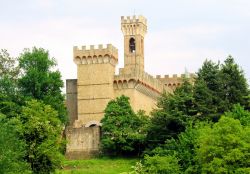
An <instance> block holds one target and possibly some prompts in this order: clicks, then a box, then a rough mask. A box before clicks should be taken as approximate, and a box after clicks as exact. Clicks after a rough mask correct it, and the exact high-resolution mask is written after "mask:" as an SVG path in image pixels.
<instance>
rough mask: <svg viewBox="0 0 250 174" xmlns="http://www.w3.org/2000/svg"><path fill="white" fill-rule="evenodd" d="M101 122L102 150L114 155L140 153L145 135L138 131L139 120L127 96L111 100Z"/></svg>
mask: <svg viewBox="0 0 250 174" xmlns="http://www.w3.org/2000/svg"><path fill="white" fill-rule="evenodd" d="M101 123H102V138H101V145H102V149H103V150H104V152H106V153H109V154H115V155H129V154H132V155H135V154H138V153H140V152H139V151H140V149H138V148H140V144H142V142H143V140H144V138H145V135H144V134H143V133H141V132H140V126H141V121H140V119H139V117H137V116H136V114H135V113H134V111H133V109H132V107H131V106H130V104H129V98H128V97H126V96H124V95H122V96H121V97H118V98H116V99H115V100H111V101H110V102H109V103H108V105H107V107H106V109H105V115H104V118H103V119H102V120H101Z"/></svg>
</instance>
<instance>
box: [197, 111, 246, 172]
mask: <svg viewBox="0 0 250 174" xmlns="http://www.w3.org/2000/svg"><path fill="white" fill-rule="evenodd" d="M249 135H250V127H249V126H242V125H241V123H240V121H239V120H235V119H233V118H230V117H225V116H222V117H221V118H220V120H219V122H218V123H215V124H214V125H213V126H212V127H205V128H203V129H202V131H201V133H200V136H199V138H198V139H197V147H198V148H197V149H196V158H197V162H198V164H199V166H200V167H201V173H249V172H250V166H249V164H250V136H249Z"/></svg>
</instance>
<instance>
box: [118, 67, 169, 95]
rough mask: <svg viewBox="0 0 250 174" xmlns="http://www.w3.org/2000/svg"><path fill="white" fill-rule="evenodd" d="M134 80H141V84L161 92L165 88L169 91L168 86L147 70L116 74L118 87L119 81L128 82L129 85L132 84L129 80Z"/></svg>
mask: <svg viewBox="0 0 250 174" xmlns="http://www.w3.org/2000/svg"><path fill="white" fill-rule="evenodd" d="M132 81H136V82H139V83H140V84H142V85H144V86H146V87H147V88H149V89H151V90H153V91H155V92H157V93H159V94H160V93H162V92H163V91H164V90H166V91H168V89H167V87H165V86H164V84H163V83H162V82H161V81H160V80H158V79H156V78H154V77H153V76H151V75H149V74H148V73H146V72H141V71H140V72H139V71H136V70H135V71H133V72H132V73H131V74H119V75H115V76H114V83H118V88H119V85H120V84H119V83H121V82H128V85H130V83H129V82H132ZM128 87H130V86H128Z"/></svg>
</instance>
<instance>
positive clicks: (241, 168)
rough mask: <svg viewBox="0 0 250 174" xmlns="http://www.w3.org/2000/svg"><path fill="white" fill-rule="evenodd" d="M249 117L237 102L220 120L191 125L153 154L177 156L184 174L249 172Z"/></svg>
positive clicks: (152, 154)
mask: <svg viewBox="0 0 250 174" xmlns="http://www.w3.org/2000/svg"><path fill="white" fill-rule="evenodd" d="M249 119H250V113H249V112H248V111H246V110H244V109H243V108H242V107H241V106H240V105H235V106H234V107H233V110H232V111H231V112H227V113H225V115H224V116H222V117H221V118H220V120H219V121H218V122H217V123H207V122H196V124H195V125H193V124H190V126H188V128H187V129H186V130H185V132H182V133H181V134H179V135H178V138H177V139H171V140H167V141H166V143H165V145H164V146H162V147H157V148H155V149H154V150H153V151H152V152H151V153H149V155H150V156H161V157H165V156H172V157H175V158H177V159H178V164H179V166H180V170H181V172H182V173H234V172H235V173H243V174H244V173H249V171H250V165H249V164H250V162H249V159H250V143H249V141H250V136H249V135H250V134H249V131H250V126H249Z"/></svg>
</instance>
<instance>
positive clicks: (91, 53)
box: [73, 44, 118, 65]
mask: <svg viewBox="0 0 250 174" xmlns="http://www.w3.org/2000/svg"><path fill="white" fill-rule="evenodd" d="M73 59H74V62H75V63H76V64H84V65H88V64H101V63H111V64H113V65H116V64H117V62H118V49H117V48H115V47H114V46H112V45H111V44H107V45H106V46H104V45H98V47H97V48H95V46H94V45H90V48H89V49H87V48H86V46H82V48H81V49H79V48H78V47H77V46H75V47H74V48H73Z"/></svg>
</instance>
